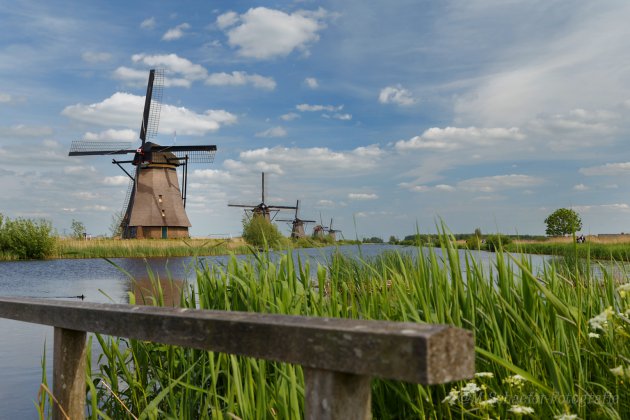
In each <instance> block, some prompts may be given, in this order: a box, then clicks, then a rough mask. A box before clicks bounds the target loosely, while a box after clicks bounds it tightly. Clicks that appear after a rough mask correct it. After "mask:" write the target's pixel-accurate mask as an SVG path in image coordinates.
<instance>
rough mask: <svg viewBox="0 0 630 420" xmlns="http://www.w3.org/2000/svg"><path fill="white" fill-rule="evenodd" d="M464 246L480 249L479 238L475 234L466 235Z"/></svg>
mask: <svg viewBox="0 0 630 420" xmlns="http://www.w3.org/2000/svg"><path fill="white" fill-rule="evenodd" d="M466 247H467V248H468V249H481V238H480V237H478V236H476V235H473V236H470V237H468V239H466Z"/></svg>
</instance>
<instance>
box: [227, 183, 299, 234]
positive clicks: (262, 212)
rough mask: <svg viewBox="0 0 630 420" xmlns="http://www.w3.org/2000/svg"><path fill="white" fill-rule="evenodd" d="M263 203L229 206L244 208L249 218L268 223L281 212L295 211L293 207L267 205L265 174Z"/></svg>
mask: <svg viewBox="0 0 630 420" xmlns="http://www.w3.org/2000/svg"><path fill="white" fill-rule="evenodd" d="M261 191H262V193H261V198H262V201H261V202H260V203H259V204H228V207H242V208H244V209H245V214H246V215H247V216H248V217H264V218H265V219H266V220H267V221H268V222H270V223H271V221H272V220H273V219H274V218H275V217H276V215H277V214H278V212H279V211H280V210H294V209H297V207H293V206H276V205H268V204H267V203H265V173H264V172H263V173H262V188H261Z"/></svg>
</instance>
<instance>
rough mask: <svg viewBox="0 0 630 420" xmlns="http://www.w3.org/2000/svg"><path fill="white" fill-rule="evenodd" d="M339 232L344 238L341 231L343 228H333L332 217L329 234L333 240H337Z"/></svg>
mask: <svg viewBox="0 0 630 420" xmlns="http://www.w3.org/2000/svg"><path fill="white" fill-rule="evenodd" d="M337 233H339V234H340V235H341V237H342V238H343V233H341V230H339V229H333V219H332V217H331V218H330V225H329V226H328V236H330V237H331V238H332V240H333V241H336V240H337Z"/></svg>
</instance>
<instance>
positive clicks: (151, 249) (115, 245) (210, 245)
mask: <svg viewBox="0 0 630 420" xmlns="http://www.w3.org/2000/svg"><path fill="white" fill-rule="evenodd" d="M230 252H235V253H244V252H249V249H248V248H247V246H246V244H245V242H244V241H243V240H242V239H240V238H235V239H133V240H119V239H93V240H89V241H85V240H79V239H59V240H58V241H57V246H56V247H55V251H54V253H53V254H52V255H51V258H136V257H138V258H140V257H144V258H149V257H187V256H197V255H199V256H201V255H225V254H229V253H230Z"/></svg>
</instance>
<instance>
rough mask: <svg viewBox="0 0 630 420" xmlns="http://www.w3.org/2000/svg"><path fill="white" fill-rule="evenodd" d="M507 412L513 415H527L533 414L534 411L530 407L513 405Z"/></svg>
mask: <svg viewBox="0 0 630 420" xmlns="http://www.w3.org/2000/svg"><path fill="white" fill-rule="evenodd" d="M508 411H511V412H512V413H514V414H520V415H525V416H526V415H529V414H534V409H533V408H531V407H527V406H524V405H513V406H512V407H510V409H509V410H508Z"/></svg>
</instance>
